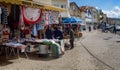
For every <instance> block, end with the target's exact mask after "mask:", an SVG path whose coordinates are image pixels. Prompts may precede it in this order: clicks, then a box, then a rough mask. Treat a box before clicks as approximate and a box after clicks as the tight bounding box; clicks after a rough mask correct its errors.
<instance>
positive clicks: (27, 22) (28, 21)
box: [22, 6, 42, 24]
mask: <svg viewBox="0 0 120 70" xmlns="http://www.w3.org/2000/svg"><path fill="white" fill-rule="evenodd" d="M23 12H24V7H23V6H22V15H23V20H24V22H25V24H35V23H37V22H38V21H39V20H40V19H41V16H42V9H40V16H39V18H38V19H37V20H35V21H32V20H28V19H27V18H26V17H25V15H24V13H23Z"/></svg>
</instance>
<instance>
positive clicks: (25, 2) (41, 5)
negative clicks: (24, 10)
mask: <svg viewBox="0 0 120 70" xmlns="http://www.w3.org/2000/svg"><path fill="white" fill-rule="evenodd" d="M22 5H24V6H30V7H35V8H43V7H44V5H43V4H41V3H37V2H33V1H24V0H22Z"/></svg>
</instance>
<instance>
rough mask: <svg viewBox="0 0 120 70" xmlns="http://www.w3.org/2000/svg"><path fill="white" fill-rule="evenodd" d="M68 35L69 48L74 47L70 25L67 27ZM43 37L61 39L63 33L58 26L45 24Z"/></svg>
mask: <svg viewBox="0 0 120 70" xmlns="http://www.w3.org/2000/svg"><path fill="white" fill-rule="evenodd" d="M68 35H69V43H70V49H73V48H74V38H75V37H74V32H73V29H72V27H69V29H68ZM45 37H46V38H47V39H59V40H62V39H64V33H63V31H62V30H61V29H60V26H55V27H52V26H49V25H48V26H47V27H46V30H45Z"/></svg>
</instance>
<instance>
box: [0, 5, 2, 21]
mask: <svg viewBox="0 0 120 70" xmlns="http://www.w3.org/2000/svg"><path fill="white" fill-rule="evenodd" d="M1 14H2V9H1V7H0V23H1Z"/></svg>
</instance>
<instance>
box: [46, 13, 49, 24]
mask: <svg viewBox="0 0 120 70" xmlns="http://www.w3.org/2000/svg"><path fill="white" fill-rule="evenodd" d="M48 17H49V13H48V12H47V11H46V12H45V24H46V25H48V24H49V18H48Z"/></svg>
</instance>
